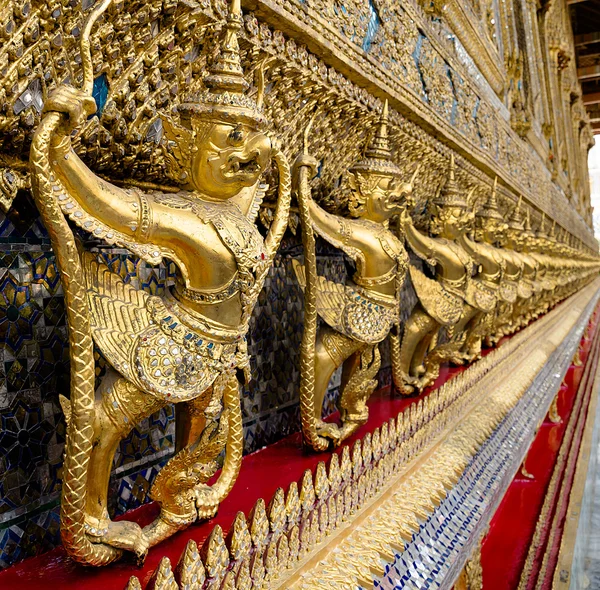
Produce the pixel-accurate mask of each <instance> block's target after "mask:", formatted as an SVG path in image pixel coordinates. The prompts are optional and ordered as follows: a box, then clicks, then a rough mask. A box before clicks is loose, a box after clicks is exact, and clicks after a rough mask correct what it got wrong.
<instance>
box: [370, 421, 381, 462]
mask: <svg viewBox="0 0 600 590" xmlns="http://www.w3.org/2000/svg"><path fill="white" fill-rule="evenodd" d="M371 452H372V454H373V461H379V459H380V458H381V433H380V430H379V428H376V429H375V430H374V431H373V434H372V435H371Z"/></svg>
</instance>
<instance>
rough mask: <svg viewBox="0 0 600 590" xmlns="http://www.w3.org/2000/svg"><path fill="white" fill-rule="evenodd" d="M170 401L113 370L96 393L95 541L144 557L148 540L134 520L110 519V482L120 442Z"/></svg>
mask: <svg viewBox="0 0 600 590" xmlns="http://www.w3.org/2000/svg"><path fill="white" fill-rule="evenodd" d="M165 404H166V402H164V401H163V400H161V399H159V398H156V397H154V396H151V395H148V394H146V393H143V392H141V391H140V390H139V389H137V387H135V385H133V384H132V383H130V382H129V381H127V380H126V379H124V378H123V377H121V376H119V375H118V374H116V373H115V372H113V371H109V372H108V373H107V375H106V376H105V377H104V379H103V380H102V383H101V385H100V387H99V388H98V391H97V392H96V402H95V416H94V423H93V430H94V434H93V439H92V441H93V450H92V454H91V457H90V462H89V467H88V471H87V498H86V517H85V523H86V531H87V533H88V536H89V537H90V538H91V540H92V541H93V542H95V543H104V544H106V545H110V546H112V547H116V548H118V549H125V550H127V551H133V552H135V553H136V554H137V555H139V556H142V555H144V554H145V553H146V551H147V549H148V539H147V537H146V535H145V534H144V533H143V531H142V529H141V527H140V526H139V525H137V524H136V523H134V522H129V521H119V522H113V521H111V520H110V518H109V516H108V511H107V495H108V483H109V479H110V474H111V470H112V465H113V459H114V455H115V452H116V450H117V447H118V445H119V442H120V441H121V439H123V438H124V437H126V436H127V435H128V434H129V432H130V431H131V429H132V428H133V427H134V426H135V425H136V424H137V423H139V422H140V421H141V420H143V419H144V418H147V417H148V416H150V415H151V414H152V413H154V412H156V411H157V410H159V409H160V408H162V407H163V406H164V405H165Z"/></svg>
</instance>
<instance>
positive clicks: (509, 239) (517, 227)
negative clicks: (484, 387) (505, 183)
mask: <svg viewBox="0 0 600 590" xmlns="http://www.w3.org/2000/svg"><path fill="white" fill-rule="evenodd" d="M521 202H522V198H519V201H518V203H517V204H516V205H515V207H514V208H513V211H512V214H511V215H510V217H509V219H508V223H507V228H506V230H505V231H504V232H503V234H502V236H501V239H500V245H501V246H502V248H501V252H502V256H503V257H504V263H505V268H504V273H503V275H502V281H501V283H500V291H499V294H500V300H499V302H498V306H497V308H496V318H495V320H494V326H493V328H492V330H491V333H490V335H489V337H488V342H490V343H493V344H495V343H497V342H498V341H499V340H500V339H501V338H502V337H503V336H506V335H508V334H512V332H513V331H514V330H513V327H514V322H513V310H514V307H515V304H516V302H517V299H518V298H519V297H520V296H523V295H525V294H526V293H525V289H526V287H525V285H523V283H522V282H521V277H522V276H523V267H524V263H523V259H522V257H521V256H519V253H518V252H517V247H518V246H517V241H518V240H519V239H520V237H519V236H520V235H521V234H522V232H523V230H524V229H525V227H524V225H523V222H522V221H521V217H520V215H519V211H520V209H521ZM528 294H529V295H530V294H531V293H530V292H529V293H528Z"/></svg>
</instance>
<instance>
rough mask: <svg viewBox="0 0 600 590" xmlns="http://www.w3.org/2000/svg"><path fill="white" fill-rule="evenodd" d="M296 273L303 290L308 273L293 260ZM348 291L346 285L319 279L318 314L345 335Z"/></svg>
mask: <svg viewBox="0 0 600 590" xmlns="http://www.w3.org/2000/svg"><path fill="white" fill-rule="evenodd" d="M292 264H293V266H294V271H295V273H296V277H297V279H298V282H299V283H300V286H301V287H302V289H304V288H305V287H306V272H305V270H304V266H303V265H302V264H300V263H299V262H298V261H297V260H293V261H292ZM348 297H349V293H348V289H347V287H346V286H345V285H340V284H339V283H334V282H333V281H328V280H327V279H325V278H323V277H321V276H319V277H318V278H317V313H318V314H319V315H320V316H321V318H322V319H323V320H324V321H325V322H326V323H327V324H328V325H329V326H331V327H332V328H333V329H334V330H337V331H338V332H341V333H345V331H346V329H345V326H344V310H345V309H346V305H347V302H348Z"/></svg>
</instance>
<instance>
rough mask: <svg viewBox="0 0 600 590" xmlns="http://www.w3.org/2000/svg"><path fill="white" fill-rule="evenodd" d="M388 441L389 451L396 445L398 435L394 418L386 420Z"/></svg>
mask: <svg viewBox="0 0 600 590" xmlns="http://www.w3.org/2000/svg"><path fill="white" fill-rule="evenodd" d="M388 441H389V448H390V450H391V449H395V448H396V446H397V445H398V433H397V432H396V420H395V419H394V418H390V419H389V420H388Z"/></svg>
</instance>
